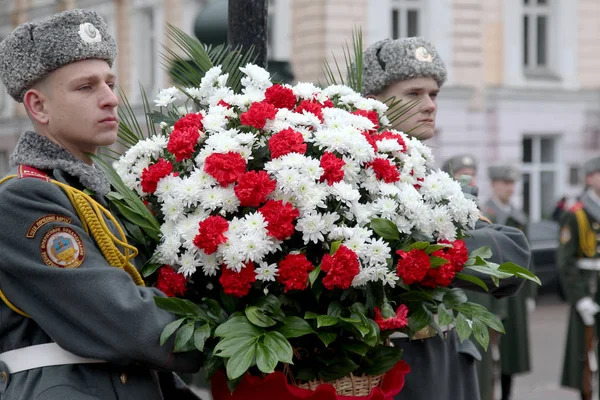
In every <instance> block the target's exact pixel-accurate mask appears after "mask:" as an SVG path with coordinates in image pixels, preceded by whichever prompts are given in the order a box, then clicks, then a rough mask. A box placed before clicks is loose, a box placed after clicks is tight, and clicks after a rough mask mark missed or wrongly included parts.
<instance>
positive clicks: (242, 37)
mask: <svg viewBox="0 0 600 400" xmlns="http://www.w3.org/2000/svg"><path fill="white" fill-rule="evenodd" d="M267 11H268V0H229V9H228V18H227V19H228V21H227V22H228V23H227V39H228V42H229V45H230V46H231V47H232V48H235V47H237V46H242V48H243V49H249V48H250V47H251V46H254V54H256V55H257V58H256V62H255V63H256V64H257V65H260V66H261V67H263V68H266V67H267V20H268V12H267Z"/></svg>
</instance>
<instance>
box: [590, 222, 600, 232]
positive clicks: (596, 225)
mask: <svg viewBox="0 0 600 400" xmlns="http://www.w3.org/2000/svg"><path fill="white" fill-rule="evenodd" d="M592 228H593V229H594V230H595V231H597V230H598V228H600V224H599V223H597V222H594V223H593V224H592Z"/></svg>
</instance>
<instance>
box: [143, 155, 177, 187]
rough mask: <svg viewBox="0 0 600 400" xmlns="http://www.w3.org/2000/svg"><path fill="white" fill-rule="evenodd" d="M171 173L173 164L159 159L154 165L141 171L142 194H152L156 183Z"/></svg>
mask: <svg viewBox="0 0 600 400" xmlns="http://www.w3.org/2000/svg"><path fill="white" fill-rule="evenodd" d="M171 172H173V164H171V163H170V162H169V161H167V160H165V159H164V158H159V159H158V161H157V162H156V163H155V164H152V165H150V166H149V167H147V168H144V170H143V171H142V181H141V184H142V190H143V191H144V193H154V192H155V191H156V186H157V185H158V181H160V180H161V179H162V178H164V177H165V176H167V175H169V174H171Z"/></svg>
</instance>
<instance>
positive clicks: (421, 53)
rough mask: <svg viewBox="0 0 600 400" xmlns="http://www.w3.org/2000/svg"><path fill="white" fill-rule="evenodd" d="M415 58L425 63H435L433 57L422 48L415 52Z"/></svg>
mask: <svg viewBox="0 0 600 400" xmlns="http://www.w3.org/2000/svg"><path fill="white" fill-rule="evenodd" d="M415 58H416V59H417V60H419V61H423V62H428V63H430V62H433V55H432V54H431V53H430V52H429V51H427V49H426V48H425V47H422V46H421V47H419V48H417V49H416V50H415Z"/></svg>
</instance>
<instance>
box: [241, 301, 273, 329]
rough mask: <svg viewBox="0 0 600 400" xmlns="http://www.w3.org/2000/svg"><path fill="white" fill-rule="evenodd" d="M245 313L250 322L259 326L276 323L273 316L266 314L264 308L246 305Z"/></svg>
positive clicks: (263, 326)
mask: <svg viewBox="0 0 600 400" xmlns="http://www.w3.org/2000/svg"><path fill="white" fill-rule="evenodd" d="M245 313H246V317H248V320H249V321H250V322H252V323H253V324H254V325H256V326H260V327H261V328H268V327H269V326H273V325H275V324H276V323H277V321H275V320H274V319H273V318H271V317H269V316H267V315H266V314H265V311H264V310H262V309H260V308H258V307H255V306H250V307H246V310H245Z"/></svg>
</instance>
